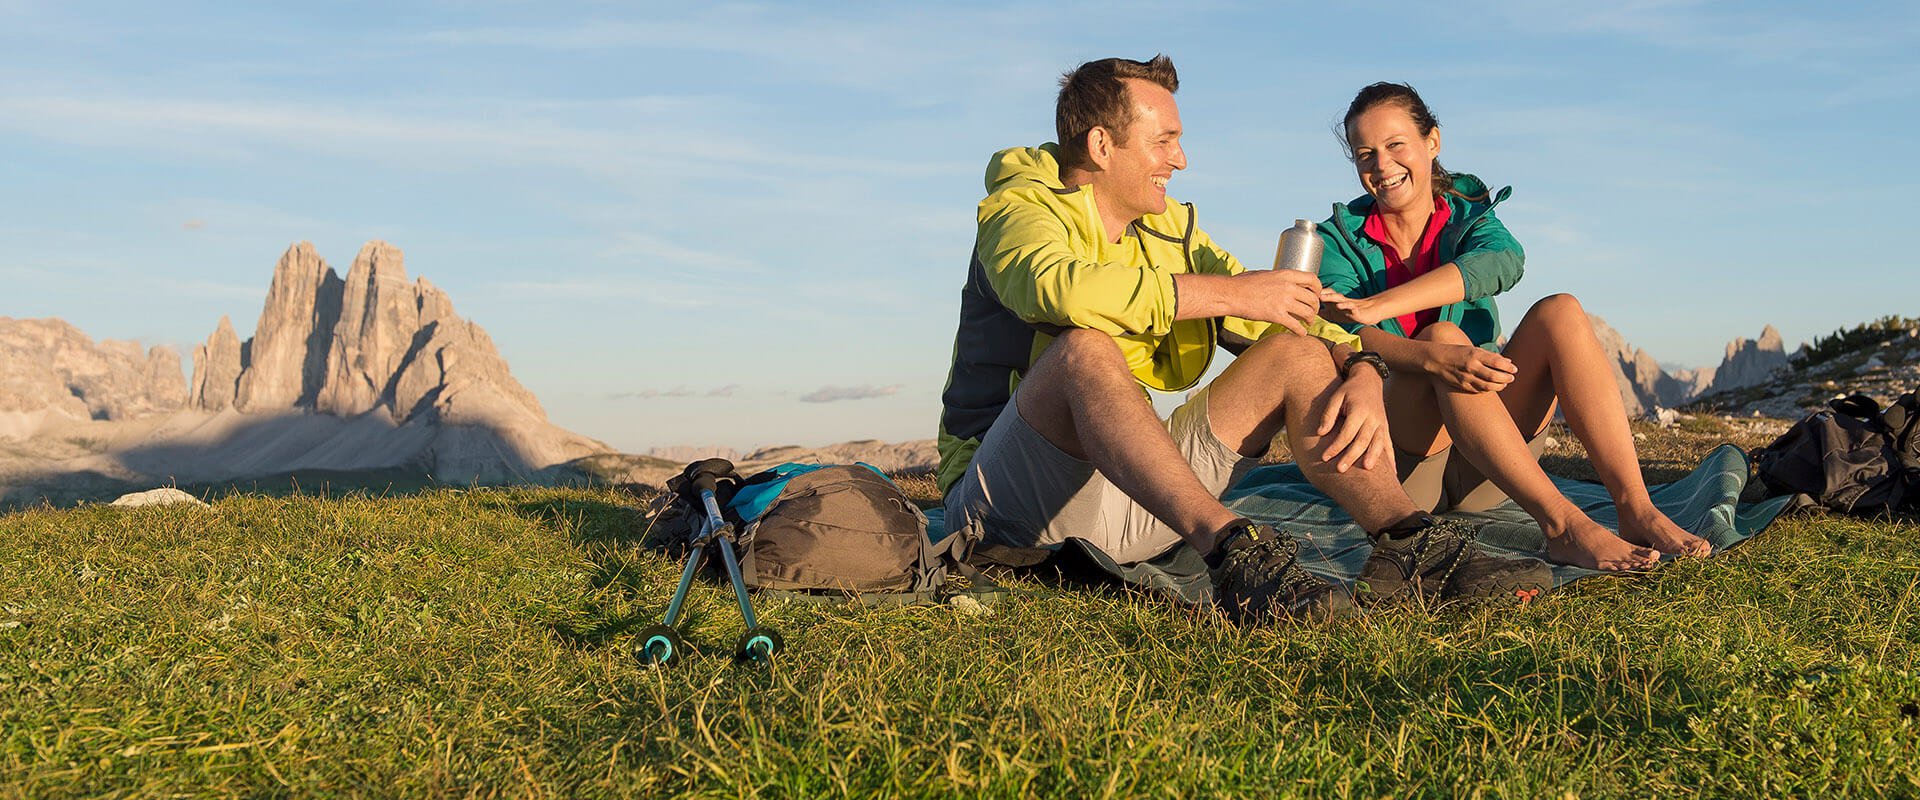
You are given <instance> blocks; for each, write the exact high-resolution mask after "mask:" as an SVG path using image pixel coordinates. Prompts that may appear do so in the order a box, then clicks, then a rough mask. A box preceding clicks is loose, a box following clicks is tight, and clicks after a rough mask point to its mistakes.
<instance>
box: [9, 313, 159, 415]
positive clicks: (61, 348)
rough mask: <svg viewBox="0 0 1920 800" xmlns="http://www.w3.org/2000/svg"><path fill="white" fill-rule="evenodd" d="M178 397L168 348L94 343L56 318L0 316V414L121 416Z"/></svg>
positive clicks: (154, 410)
mask: <svg viewBox="0 0 1920 800" xmlns="http://www.w3.org/2000/svg"><path fill="white" fill-rule="evenodd" d="M186 400H187V386H186V382H185V381H184V380H183V379H182V378H181V372H180V355H179V354H178V353H176V352H174V351H173V349H172V348H168V347H154V348H152V349H148V350H143V349H141V347H140V345H139V344H137V343H134V342H123V341H115V340H111V339H103V340H101V341H100V342H99V343H97V344H96V343H95V342H94V341H93V339H91V338H89V337H88V336H87V335H86V334H85V333H82V332H81V331H80V329H79V328H75V327H74V326H72V325H69V324H67V323H66V322H64V321H61V320H58V319H12V318H8V317H0V412H23V413H24V412H39V411H42V410H44V411H46V412H48V413H52V414H56V415H60V416H64V417H68V418H72V419H81V420H129V419H138V418H141V417H146V416H152V415H155V414H163V413H168V412H171V411H175V410H178V409H179V408H181V407H182V406H183V405H185V404H186Z"/></svg>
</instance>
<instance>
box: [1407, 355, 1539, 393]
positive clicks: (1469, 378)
mask: <svg viewBox="0 0 1920 800" xmlns="http://www.w3.org/2000/svg"><path fill="white" fill-rule="evenodd" d="M1427 350H1428V356H1427V359H1426V361H1427V363H1426V371H1427V374H1429V375H1432V376H1434V377H1436V378H1439V379H1440V381H1441V382H1442V383H1445V384H1446V385H1448V386H1450V387H1452V388H1454V389H1457V390H1459V391H1463V392H1471V393H1474V394H1479V393H1481V392H1497V391H1500V390H1501V389H1505V388H1507V384H1509V383H1512V382H1513V376H1514V374H1515V373H1517V372H1519V371H1520V368H1519V367H1518V366H1517V365H1515V364H1514V363H1513V361H1512V359H1509V358H1507V357H1506V356H1503V355H1500V354H1499V353H1494V352H1490V351H1487V350H1482V349H1480V348H1478V347H1474V346H1473V345H1470V344H1438V343H1429V344H1428V345H1427Z"/></svg>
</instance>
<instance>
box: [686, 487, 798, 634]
mask: <svg viewBox="0 0 1920 800" xmlns="http://www.w3.org/2000/svg"><path fill="white" fill-rule="evenodd" d="M700 500H701V502H703V503H705V504H706V506H707V516H708V517H709V518H710V519H714V520H719V519H721V517H720V505H719V503H717V502H716V501H715V500H714V499H713V493H712V492H709V491H705V490H702V491H701V492H700ZM722 525H723V526H724V527H723V528H722V529H720V530H717V531H716V532H715V533H716V535H717V536H719V537H720V561H721V562H722V563H724V564H726V565H727V578H728V579H729V580H731V581H733V596H734V599H736V600H738V601H739V602H740V619H741V621H742V622H744V623H746V626H747V632H746V633H743V634H740V641H739V642H738V643H737V644H735V645H734V648H733V657H734V659H735V660H737V661H740V662H743V663H750V664H765V663H767V662H768V661H769V660H771V659H772V658H773V654H774V653H778V652H780V649H781V646H782V645H784V644H785V642H784V641H783V640H782V639H781V638H780V634H779V633H778V632H776V631H774V630H772V629H768V628H762V627H760V623H759V621H758V620H755V619H754V616H753V603H752V602H751V601H749V600H748V599H747V581H746V579H745V578H743V577H741V576H740V562H739V560H738V559H736V558H734V555H733V526H732V525H728V524H726V523H724V522H723V523H722Z"/></svg>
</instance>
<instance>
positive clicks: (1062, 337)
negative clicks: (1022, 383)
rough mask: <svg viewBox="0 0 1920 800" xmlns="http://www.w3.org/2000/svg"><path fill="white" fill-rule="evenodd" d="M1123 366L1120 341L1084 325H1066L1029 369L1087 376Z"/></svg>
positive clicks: (1124, 366)
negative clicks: (1078, 326) (1074, 326)
mask: <svg viewBox="0 0 1920 800" xmlns="http://www.w3.org/2000/svg"><path fill="white" fill-rule="evenodd" d="M1126 369H1127V364H1126V360H1125V359H1123V358H1121V357H1120V344H1119V343H1118V342H1115V341H1114V340H1113V337H1111V336H1108V335H1106V334H1104V333H1101V332H1099V331H1095V330H1088V329H1086V328H1068V329H1067V330H1065V331H1062V332H1060V334H1059V335H1057V336H1055V337H1053V341H1052V342H1049V343H1048V344H1047V349H1046V350H1045V351H1043V352H1042V353H1041V354H1040V358H1039V360H1038V361H1036V362H1034V365H1033V369H1032V370H1031V372H1033V373H1040V372H1051V371H1057V372H1062V373H1065V374H1067V375H1071V376H1088V375H1099V374H1106V373H1113V372H1115V371H1121V372H1124V371H1126Z"/></svg>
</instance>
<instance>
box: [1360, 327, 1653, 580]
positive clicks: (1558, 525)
mask: <svg viewBox="0 0 1920 800" xmlns="http://www.w3.org/2000/svg"><path fill="white" fill-rule="evenodd" d="M1417 338H1418V339H1420V340H1421V341H1427V342H1435V343H1441V344H1458V345H1469V346H1471V345H1472V344H1473V342H1472V340H1471V339H1469V338H1468V337H1467V335H1466V333H1465V332H1463V331H1461V330H1460V328H1459V327H1457V326H1455V325H1452V324H1450V323H1445V322H1436V323H1433V324H1431V325H1428V326H1426V327H1424V328H1422V329H1421V330H1420V332H1419V334H1418V337H1417ZM1516 363H1517V360H1516ZM1538 371H1539V370H1538V369H1537V367H1536V368H1534V369H1533V370H1532V373H1533V375H1532V376H1533V377H1536V378H1537V377H1538V376H1537V372H1538ZM1520 372H1521V374H1522V375H1529V372H1530V371H1529V367H1528V366H1525V365H1523V366H1522V367H1521V369H1520ZM1602 374H1603V375H1605V374H1606V373H1602ZM1400 380H1401V378H1400V377H1398V376H1396V378H1395V381H1396V382H1398V381H1400ZM1406 380H1407V383H1403V384H1400V385H1399V386H1396V387H1395V388H1396V389H1400V390H1403V391H1404V390H1406V389H1408V388H1409V387H1411V388H1415V389H1418V388H1419V387H1420V386H1421V385H1422V384H1424V387H1425V394H1426V396H1425V397H1424V398H1420V397H1417V396H1416V397H1413V398H1402V397H1399V396H1395V397H1392V398H1391V399H1390V401H1389V404H1388V406H1387V408H1388V413H1389V415H1390V417H1389V418H1390V420H1391V423H1390V424H1391V425H1392V426H1393V429H1394V435H1395V438H1396V439H1400V438H1401V437H1402V436H1405V437H1406V438H1407V439H1408V440H1411V441H1412V442H1418V441H1419V440H1421V439H1423V438H1424V439H1427V440H1434V439H1437V438H1440V437H1443V436H1447V435H1450V436H1451V438H1452V441H1453V444H1454V446H1455V447H1458V448H1460V452H1461V454H1463V455H1465V456H1466V458H1467V460H1468V461H1469V462H1471V463H1472V464H1473V465H1474V466H1476V467H1478V468H1479V469H1480V471H1481V473H1482V474H1484V475H1486V476H1487V479H1488V480H1490V481H1492V482H1493V485H1495V486H1498V487H1500V490H1501V491H1503V492H1506V494H1507V496H1508V497H1511V498H1513V501H1514V502H1515V503H1517V504H1519V506H1520V508H1522V509H1524V510H1525V511H1526V512H1527V515H1528V516H1531V517H1533V519H1534V521H1535V522H1537V523H1539V524H1540V529H1541V531H1542V532H1544V533H1545V534H1546V537H1547V557H1548V559H1549V560H1552V561H1554V562H1556V563H1561V564H1572V565H1574V566H1579V567H1585V568H1587V569H1604V570H1619V569H1634V568H1638V567H1644V566H1649V565H1651V564H1653V563H1654V562H1655V561H1658V560H1659V558H1660V556H1659V554H1658V553H1656V552H1654V551H1653V550H1651V549H1649V548H1646V547H1636V546H1634V545H1632V544H1629V543H1628V542H1626V541H1624V540H1622V539H1621V538H1620V537H1619V536H1616V535H1614V533H1613V532H1612V531H1609V530H1607V529H1606V527H1605V526H1602V525H1601V524H1599V523H1597V522H1594V521H1593V518H1591V517H1588V516H1587V515H1586V513H1585V512H1583V511H1581V510H1580V507H1579V506H1576V505H1574V504H1573V502H1572V501H1570V500H1568V499H1567V498H1566V495H1563V494H1561V493H1560V489H1559V487H1557V486H1555V485H1554V484H1553V480H1552V479H1550V478H1548V477H1547V474H1546V472H1544V471H1542V470H1541V469H1540V463H1539V462H1538V461H1536V460H1534V457H1533V453H1532V451H1530V450H1528V449H1527V441H1526V439H1525V437H1523V436H1522V435H1521V433H1520V428H1519V427H1516V419H1515V416H1514V415H1513V414H1512V413H1511V412H1510V411H1509V410H1508V409H1509V406H1514V405H1517V406H1519V407H1521V408H1525V409H1530V410H1531V409H1538V408H1544V409H1545V410H1544V411H1538V412H1537V413H1538V417H1537V418H1536V421H1534V422H1533V423H1532V425H1531V426H1530V427H1529V428H1528V430H1530V431H1538V430H1539V429H1540V426H1541V425H1542V424H1544V421H1545V419H1546V417H1547V415H1549V414H1551V413H1552V408H1553V394H1552V390H1553V384H1552V383H1551V382H1550V381H1547V380H1538V379H1536V380H1527V381H1522V380H1520V379H1518V378H1516V380H1515V381H1514V382H1513V383H1511V384H1508V385H1507V387H1506V388H1505V389H1503V390H1501V391H1500V392H1498V393H1494V392H1465V391H1461V390H1458V389H1455V388H1453V387H1451V386H1446V385H1444V384H1442V383H1441V382H1440V381H1437V380H1427V379H1423V378H1419V377H1417V376H1407V377H1406ZM1608 391H1612V383H1611V380H1610V379H1609V383H1608ZM1393 401H1400V402H1397V403H1396V402H1393ZM1516 401H1518V402H1516ZM1615 402H1616V403H1617V402H1618V400H1617V398H1616V401H1615ZM1422 404H1426V405H1429V407H1437V408H1438V409H1439V412H1440V413H1439V417H1440V420H1439V421H1440V422H1441V423H1443V424H1444V425H1445V427H1446V430H1447V432H1448V433H1447V434H1437V433H1431V432H1425V431H1422V430H1419V428H1420V427H1421V423H1426V424H1428V425H1431V424H1433V422H1432V415H1431V414H1430V413H1425V414H1423V413H1410V412H1409V411H1407V410H1406V409H1407V408H1408V407H1409V406H1414V405H1422ZM1395 409H1400V413H1399V414H1395V413H1394V412H1395ZM1403 416H1404V417H1409V418H1410V419H1407V420H1406V421H1405V422H1406V427H1405V429H1404V430H1403V429H1402V424H1403V421H1402V417H1403ZM1621 419H1622V420H1623V422H1624V420H1625V415H1624V414H1622V415H1621ZM1408 449H1412V448H1408ZM1414 452H1421V451H1420V450H1418V449H1415V450H1414ZM1427 452H1437V450H1430V451H1427Z"/></svg>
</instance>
